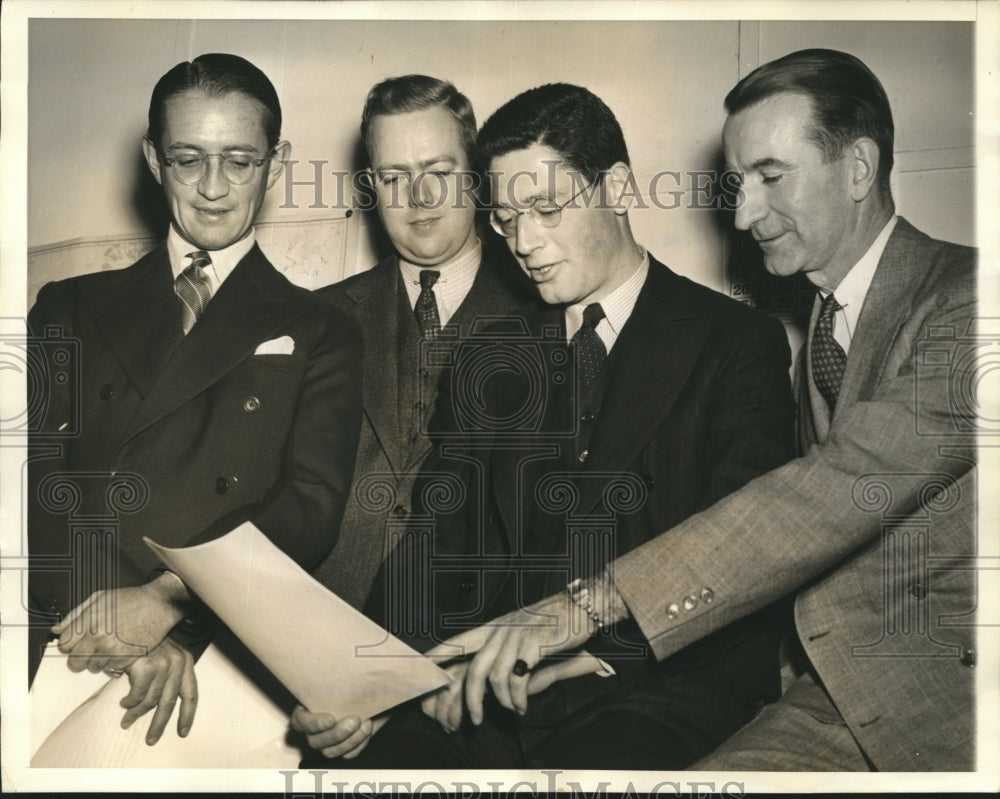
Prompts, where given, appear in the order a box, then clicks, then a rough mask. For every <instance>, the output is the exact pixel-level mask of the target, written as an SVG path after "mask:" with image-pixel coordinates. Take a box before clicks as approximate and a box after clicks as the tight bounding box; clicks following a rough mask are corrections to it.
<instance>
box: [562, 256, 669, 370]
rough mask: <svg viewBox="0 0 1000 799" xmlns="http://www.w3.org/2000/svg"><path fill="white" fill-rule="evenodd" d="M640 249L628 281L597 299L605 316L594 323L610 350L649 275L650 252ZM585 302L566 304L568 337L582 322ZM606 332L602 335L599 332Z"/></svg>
mask: <svg viewBox="0 0 1000 799" xmlns="http://www.w3.org/2000/svg"><path fill="white" fill-rule="evenodd" d="M640 249H642V260H641V261H640V262H639V266H638V268H637V269H636V270H635V271H634V272H633V273H632V274H631V275H630V276H629V278H628V280H626V281H625V282H624V283H622V284H621V285H620V286H619V287H618V288H616V289H615V290H614V291H612V292H611V293H610V294H609V295H608V296H607V297H604V298H603V299H601V300H600V303H601V308H602V309H603V310H604V319H602V320H601V323H600V324H599V325H598V326H597V333H598V335H600V337H601V339H602V340H603V341H604V343H605V346H607V348H608V350H609V351H610V350H611V344H613V343H614V342H615V341H616V340H617V339H618V336H619V335H620V334H621V331H622V328H623V327H625V323H626V322H627V321H628V319H629V317H630V316H631V315H632V309H633V308H635V303H636V300H638V299H639V292H641V291H642V286H643V284H644V283H645V282H646V275H648V274H649V253H648V252H647V251H646V250H645V248H640ZM588 305H590V303H589V302H587V303H577V304H576V305H568V306H567V307H566V338H567V339H571V338H573V336H574V335H575V334H576V332H577V331H578V330H579V329H580V327H581V326H582V325H583V310H584V308H586V307H587V306H588ZM602 333H605V335H602Z"/></svg>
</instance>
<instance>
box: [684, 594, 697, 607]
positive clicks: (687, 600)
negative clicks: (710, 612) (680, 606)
mask: <svg viewBox="0 0 1000 799" xmlns="http://www.w3.org/2000/svg"><path fill="white" fill-rule="evenodd" d="M697 604H698V597H696V596H695V595H694V594H690V595H689V596H686V597H684V610H694V609H695V607H696V606H697Z"/></svg>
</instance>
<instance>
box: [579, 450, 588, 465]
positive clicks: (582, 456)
mask: <svg viewBox="0 0 1000 799" xmlns="http://www.w3.org/2000/svg"><path fill="white" fill-rule="evenodd" d="M589 454H590V450H586V449H585V450H584V451H583V452H581V453H580V454H579V455H577V456H576V459H577V460H578V461H580V463H585V462H586V460H587V456H588V455H589Z"/></svg>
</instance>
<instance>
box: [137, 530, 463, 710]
mask: <svg viewBox="0 0 1000 799" xmlns="http://www.w3.org/2000/svg"><path fill="white" fill-rule="evenodd" d="M144 540H145V542H146V544H147V545H148V546H149V547H150V548H151V549H152V550H153V551H154V552H155V553H156V554H157V555H158V556H159V558H160V559H161V560H162V561H163V563H164V565H165V566H166V567H167V568H168V569H170V570H171V571H172V572H174V573H175V574H177V575H178V576H179V577H180V578H181V579H182V580H183V581H184V583H185V585H187V586H188V588H189V589H190V590H191V591H192V592H193V593H195V594H197V595H198V597H199V598H200V599H201V600H202V601H203V602H204V603H205V604H207V605H208V606H209V607H210V608H211V609H212V610H213V611H214V612H215V614H216V615H217V616H218V617H219V618H220V619H222V621H223V622H225V624H226V625H227V626H228V627H229V629H230V630H232V631H233V632H234V633H235V634H236V636H237V637H238V638H239V639H240V640H241V641H242V642H243V643H244V644H245V645H246V646H247V648H248V649H249V650H250V651H251V652H253V653H254V654H255V655H256V656H257V657H258V658H259V659H260V661H261V662H262V663H263V664H264V665H265V666H267V668H268V669H269V670H270V672H271V673H272V674H273V675H274V676H275V677H277V678H278V680H279V681H280V682H281V683H282V685H284V686H285V687H286V688H287V689H288V690H289V691H291V692H292V694H293V695H294V696H295V698H296V699H298V700H299V702H301V703H302V704H303V705H305V706H306V707H307V708H309V709H310V710H313V711H326V712H329V713H332V714H333V715H334V716H335V717H337V718H340V717H342V716H350V715H357V716H360V717H361V718H362V719H367V718H371V717H372V716H375V715H377V714H379V713H381V712H383V711H385V710H388V709H389V708H391V707H395V706H396V705H398V704H400V703H401V702H405V701H406V700H408V699H412V698H413V697H416V696H420V695H421V694H424V693H427V692H428V691H432V690H434V689H435V688H440V687H441V686H443V685H446V684H447V683H448V676H447V674H445V672H444V671H443V670H442V669H440V668H438V667H437V666H436V665H435V664H434V663H433V662H432V661H430V660H428V659H427V658H425V657H424V656H423V655H421V654H420V653H418V652H417V651H415V650H414V649H412V648H410V647H409V646H407V645H406V644H404V643H403V642H402V641H400V640H399V639H397V638H395V637H393V636H392V635H390V634H389V633H388V632H386V631H385V630H383V629H382V628H381V627H379V626H378V625H377V624H376V623H375V622H373V621H371V620H370V619H368V618H367V617H366V616H364V615H363V614H361V613H359V612H358V611H357V610H355V609H354V608H353V607H351V606H350V605H348V604H347V603H346V602H344V600H342V599H341V598H340V597H338V596H336V595H335V594H333V593H331V592H330V591H328V590H327V589H326V588H324V587H323V586H322V585H320V584H319V583H318V582H317V581H316V580H314V579H313V578H312V577H310V576H309V575H308V574H307V573H306V572H305V571H304V570H303V569H302V568H301V567H300V566H299V565H298V564H296V563H295V562H294V561H293V560H292V559H291V558H290V557H288V555H286V554H285V553H284V552H282V551H281V550H280V549H278V547H277V546H275V545H274V544H273V543H271V541H270V540H269V539H268V538H267V536H265V535H264V534H263V533H262V532H261V531H260V530H258V529H257V527H256V526H255V525H254V524H252V523H251V522H244V523H243V524H242V525H240V526H239V527H237V528H236V529H235V530H233V531H232V532H230V533H227V534H226V535H224V536H222V537H221V538H217V539H215V540H214V541H210V542H208V543H207V544H200V545H199V546H194V547H185V548H180V549H170V548H167V547H162V546H160V545H158V544H156V543H155V542H154V541H151V540H150V539H149V538H146V539H144Z"/></svg>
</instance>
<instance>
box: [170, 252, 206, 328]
mask: <svg viewBox="0 0 1000 799" xmlns="http://www.w3.org/2000/svg"><path fill="white" fill-rule="evenodd" d="M188 258H190V259H191V264H190V265H189V266H188V267H187V268H186V269H185V270H184V271H183V272H181V273H180V274H179V275H178V276H177V279H176V280H174V293H175V294H177V296H178V297H179V298H180V300H181V326H182V327H183V328H184V335H185V336H186V335H187V334H188V333H189V332H190V331H191V328H192V327H194V323H195V322H197V321H198V319H199V318H200V317H201V315H202V314H203V313H205V308H206V307H207V306H208V301H209V300H210V299H212V285H211V283H209V281H208V273H207V272H206V271H205V268H206V267H209V266H211V265H212V259H211V258H210V257H209V255H208V253H207V252H205V251H204V250H196V251H195V252H189V253H188Z"/></svg>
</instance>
